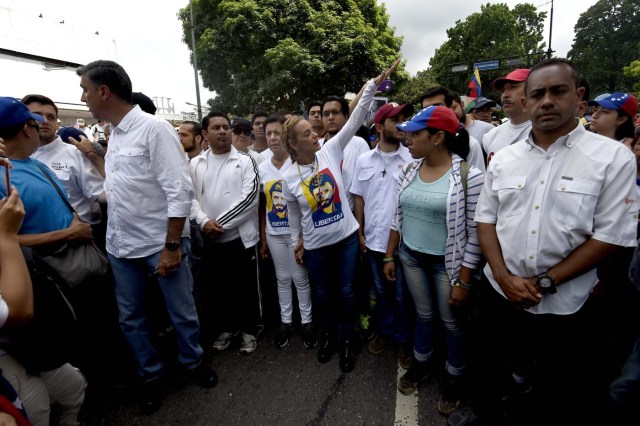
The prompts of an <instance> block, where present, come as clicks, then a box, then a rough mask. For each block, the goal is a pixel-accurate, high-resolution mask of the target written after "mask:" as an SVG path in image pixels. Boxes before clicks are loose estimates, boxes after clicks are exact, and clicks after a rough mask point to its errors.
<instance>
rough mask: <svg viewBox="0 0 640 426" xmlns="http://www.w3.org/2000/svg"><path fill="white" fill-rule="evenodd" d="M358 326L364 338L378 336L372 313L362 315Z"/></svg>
mask: <svg viewBox="0 0 640 426" xmlns="http://www.w3.org/2000/svg"><path fill="white" fill-rule="evenodd" d="M356 328H357V329H358V335H359V336H360V338H361V339H362V340H371V339H373V338H374V337H375V336H376V329H375V327H374V326H373V319H372V317H371V315H360V321H358V324H357V326H356Z"/></svg>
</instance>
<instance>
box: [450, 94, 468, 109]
mask: <svg viewBox="0 0 640 426" xmlns="http://www.w3.org/2000/svg"><path fill="white" fill-rule="evenodd" d="M449 92H450V93H451V102H452V105H453V101H456V102H457V103H459V104H460V105H462V109H464V104H463V102H462V98H461V97H460V95H459V94H458V92H454V91H453V90H450V91H449Z"/></svg>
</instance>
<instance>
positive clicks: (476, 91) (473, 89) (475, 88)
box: [467, 67, 482, 98]
mask: <svg viewBox="0 0 640 426" xmlns="http://www.w3.org/2000/svg"><path fill="white" fill-rule="evenodd" d="M467 94H468V96H470V97H472V98H477V97H479V96H482V83H481V82H480V72H479V71H478V67H473V75H472V76H471V81H469V85H468V86H467Z"/></svg>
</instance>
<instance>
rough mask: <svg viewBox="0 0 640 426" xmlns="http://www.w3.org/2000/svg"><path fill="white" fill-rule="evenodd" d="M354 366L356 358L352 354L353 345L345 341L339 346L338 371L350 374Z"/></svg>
mask: <svg viewBox="0 0 640 426" xmlns="http://www.w3.org/2000/svg"><path fill="white" fill-rule="evenodd" d="M355 366H356V357H355V354H354V348H353V343H351V341H349V340H345V341H344V342H343V343H342V344H341V345H340V369H341V370H342V372H343V373H350V372H352V371H353V369H354V368H355Z"/></svg>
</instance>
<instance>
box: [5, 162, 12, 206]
mask: <svg viewBox="0 0 640 426" xmlns="http://www.w3.org/2000/svg"><path fill="white" fill-rule="evenodd" d="M4 160H6V159H4ZM9 169H11V163H9V160H6V162H5V163H4V170H5V172H4V183H5V185H6V188H7V198H9V195H11V173H10V172H9Z"/></svg>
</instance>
